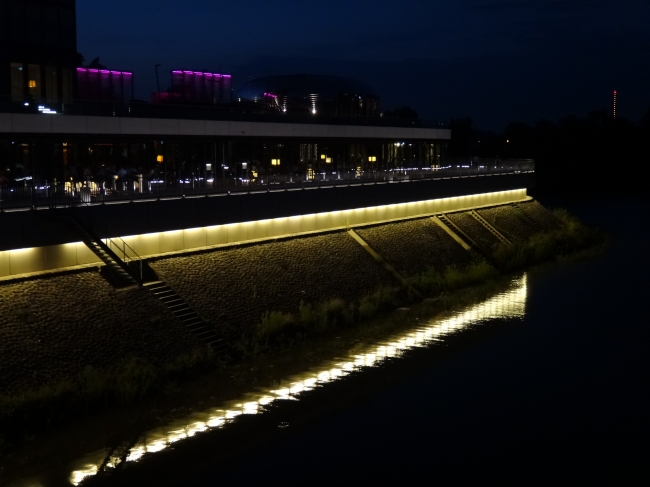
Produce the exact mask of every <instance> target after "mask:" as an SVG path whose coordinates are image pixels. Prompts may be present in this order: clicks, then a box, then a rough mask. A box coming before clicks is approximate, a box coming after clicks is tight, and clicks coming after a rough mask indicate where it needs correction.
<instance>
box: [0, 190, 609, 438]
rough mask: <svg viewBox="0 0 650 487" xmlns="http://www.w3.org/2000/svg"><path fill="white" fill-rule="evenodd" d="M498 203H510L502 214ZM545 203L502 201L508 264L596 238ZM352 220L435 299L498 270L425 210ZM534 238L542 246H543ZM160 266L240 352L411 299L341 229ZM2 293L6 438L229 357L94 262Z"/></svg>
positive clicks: (269, 349)
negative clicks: (534, 219) (422, 215)
mask: <svg viewBox="0 0 650 487" xmlns="http://www.w3.org/2000/svg"><path fill="white" fill-rule="evenodd" d="M533 203H534V202H533ZM481 211H483V210H481ZM544 211H545V210H544ZM486 215H487V216H486V217H485V218H487V217H488V216H490V215H489V212H488V213H486ZM499 215H507V216H506V218H507V220H504V221H506V222H508V223H507V224H504V223H503V222H502V221H500V219H499V218H498V217H499ZM546 216H547V217H548V218H549V222H551V224H548V225H541V224H540V225H539V226H538V228H537V227H534V228H533V229H532V230H531V229H530V228H528V227H526V225H527V223H525V220H524V219H523V218H521V217H520V216H518V214H517V210H516V209H515V208H513V207H512V206H510V205H506V206H504V207H502V208H500V209H499V212H497V215H496V217H495V219H494V226H495V227H497V228H502V231H504V232H506V231H508V229H510V231H511V232H512V234H513V235H512V238H513V240H515V238H517V234H516V233H515V231H516V230H517V229H518V227H517V225H520V226H524V227H525V228H526V230H525V231H526V232H529V233H530V234H529V236H528V237H527V238H525V237H524V238H521V239H519V240H515V241H514V242H513V243H512V245H510V246H509V250H508V251H507V252H511V253H512V254H511V255H515V256H517V255H524V256H525V257H526V258H525V259H522V258H516V259H515V258H513V259H512V260H511V261H512V265H510V267H509V268H508V271H512V270H513V269H515V268H518V267H519V268H520V267H521V266H527V265H531V264H535V263H537V262H542V261H545V260H546V261H548V260H549V259H550V258H556V257H562V256H567V255H571V254H573V253H575V252H577V251H579V250H581V249H586V248H590V247H593V246H594V245H595V244H597V243H598V242H599V241H600V240H599V239H600V236H599V235H598V234H597V233H595V232H594V231H592V230H590V229H587V228H586V227H584V226H581V225H580V224H579V223H577V222H576V221H575V220H574V219H571V218H570V217H569V216H568V215H565V214H562V213H560V214H558V218H560V223H558V221H557V220H555V217H553V216H552V215H550V216H549V215H546ZM452 217H453V215H452ZM540 220H541V218H540ZM513 222H515V223H514V225H515V226H514V227H513V226H512V225H513ZM517 222H518V223H517ZM528 226H530V225H528ZM477 228H479V227H477ZM512 228H514V229H515V231H513V230H512ZM469 232H470V230H468V234H470V235H471V233H469ZM523 232H524V231H523V230H522V231H521V233H522V234H523ZM358 233H359V234H360V235H361V237H363V238H364V239H365V240H366V241H367V242H368V243H369V245H371V246H372V248H374V249H375V251H377V252H378V253H379V254H381V255H382V256H384V258H385V259H386V260H387V261H389V262H391V264H392V265H393V266H394V268H395V269H396V270H397V271H398V272H400V273H401V275H402V276H404V277H405V278H406V279H407V280H408V281H409V283H410V284H411V286H413V287H414V288H415V289H416V290H419V293H420V294H421V295H424V296H427V295H428V296H435V297H438V296H440V293H445V294H444V295H443V296H444V299H443V300H442V301H441V303H440V304H439V305H441V304H442V303H444V302H446V301H447V300H451V301H453V300H454V299H455V297H454V296H455V295H452V294H451V293H452V292H453V291H454V290H457V289H461V288H463V287H466V286H468V285H471V284H473V283H477V282H484V281H485V280H490V279H495V277H496V276H497V275H498V273H497V271H496V269H494V268H493V267H491V266H489V265H488V264H487V263H486V262H485V261H484V260H483V258H482V257H481V256H480V255H479V254H477V253H475V252H468V251H466V250H464V249H463V248H462V247H461V246H460V245H458V243H457V242H456V241H455V240H454V239H453V238H451V237H450V236H449V235H448V234H447V233H446V232H445V231H444V230H442V229H441V228H440V227H439V226H436V225H434V224H433V223H432V222H431V220H430V219H417V220H410V221H404V222H396V223H388V224H383V225H373V226H372V227H367V228H362V229H359V230H358ZM536 235H537V236H538V237H535V236H536ZM542 236H543V238H542ZM535 238H538V239H541V240H539V241H536V240H535ZM536 242H537V243H536ZM540 242H541V243H543V244H544V246H543V248H544V251H543V252H536V251H535V249H536V248H537V247H538V246H539V245H541V244H540ZM499 249H500V247H499V245H498V244H497V245H495V246H494V247H493V252H495V255H497V254H498V252H506V251H504V250H499ZM427 264H429V266H428V268H427V267H424V266H426V265H427ZM152 267H153V268H154V269H155V270H156V271H157V272H158V273H159V275H160V276H161V277H162V278H164V279H165V281H166V282H168V284H170V285H171V286H172V288H174V289H175V290H176V291H177V292H178V293H179V294H181V295H182V296H183V297H184V298H185V299H186V300H187V301H188V303H189V304H190V305H191V306H192V307H193V308H194V309H196V310H197V311H198V312H199V314H200V315H201V316H202V317H203V318H204V319H205V320H206V322H209V323H212V324H213V325H214V326H215V329H216V330H218V331H219V333H220V334H221V335H222V336H224V337H226V338H227V339H228V341H229V342H230V344H231V347H232V348H233V349H234V350H235V353H238V354H240V355H243V356H245V357H249V358H250V357H255V356H257V355H265V354H269V353H274V352H276V351H278V350H284V349H287V348H290V347H293V346H296V344H297V343H298V342H300V341H304V340H307V339H308V338H309V337H310V336H313V335H320V334H323V333H325V334H326V333H329V332H331V331H333V330H341V329H345V328H346V327H349V326H351V325H353V324H354V323H358V322H360V321H363V320H366V319H369V318H370V317H372V316H374V315H377V314H379V313H382V312H385V311H387V310H390V309H394V308H399V307H401V306H404V305H409V304H410V303H412V302H414V300H416V298H415V297H414V295H413V293H410V292H409V291H408V290H405V289H404V288H402V287H401V286H400V284H399V283H398V282H396V281H395V279H394V277H393V276H391V275H390V274H389V273H387V272H386V271H385V269H383V268H382V267H381V266H380V265H378V264H377V262H376V261H375V260H373V258H372V257H371V256H370V255H369V254H368V253H367V252H366V251H365V250H364V249H363V248H362V247H361V246H359V245H358V244H357V243H356V242H355V241H354V240H353V239H352V238H350V236H349V235H347V233H346V232H333V233H329V234H325V235H318V236H312V237H303V238H296V239H291V240H284V241H279V242H275V243H265V244H258V245H249V246H242V247H238V248H233V249H224V250H217V251H210V252H200V253H194V254H188V255H185V256H175V257H170V258H160V259H156V260H154V261H153V262H152ZM419 270H420V272H418V271H419ZM0 296H1V297H2V309H3V310H4V313H3V315H2V317H0V333H2V334H3V339H2V340H1V341H0V348H2V349H1V350H0V354H4V357H7V360H5V361H4V362H3V363H2V364H0V374H1V376H2V377H7V378H9V380H6V381H5V380H3V382H2V387H4V389H3V392H2V397H0V417H1V418H2V419H1V420H0V427H1V429H0V431H2V435H3V437H4V438H3V440H1V441H3V442H4V443H5V444H7V443H15V442H17V441H20V439H21V438H22V437H24V436H25V435H32V434H35V433H37V432H39V431H42V430H43V429H45V428H47V427H48V426H49V425H51V424H54V423H59V422H62V421H65V420H66V419H68V418H71V417H74V416H75V415H77V414H79V413H80V412H83V411H89V410H94V409H96V408H105V407H108V406H110V405H117V404H126V403H129V402H132V401H135V400H138V399H139V398H141V397H143V396H145V395H147V394H154V393H155V391H161V390H164V387H165V385H166V384H168V383H169V382H170V381H173V380H175V379H179V378H182V377H189V376H192V375H193V374H197V373H198V372H199V371H201V370H205V369H214V368H215V367H221V366H222V365H221V364H219V363H218V362H217V361H215V359H214V357H212V356H211V354H210V353H209V351H207V350H206V349H205V348H204V347H203V346H202V345H201V344H200V342H198V341H197V340H196V339H195V338H194V337H193V336H192V334H191V333H189V332H188V331H187V330H185V329H184V328H183V327H182V326H180V324H179V323H178V322H177V321H175V317H174V316H173V315H172V314H171V313H170V312H169V311H168V310H167V309H166V308H164V307H163V306H161V304H160V303H159V302H158V301H157V300H155V299H154V298H153V297H152V296H151V295H150V294H147V293H146V292H145V291H143V290H142V289H139V288H132V289H127V290H122V291H117V290H115V289H113V288H111V287H110V285H108V284H107V283H106V282H105V281H103V280H102V278H101V276H99V275H98V274H97V273H96V272H92V271H85V272H77V273H71V274H66V275H62V276H56V277H51V278H38V279H32V280H26V281H24V282H16V283H5V284H3V285H2V286H0ZM279 304H280V305H281V306H278V305H279Z"/></svg>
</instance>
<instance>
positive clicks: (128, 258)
mask: <svg viewBox="0 0 650 487" xmlns="http://www.w3.org/2000/svg"><path fill="white" fill-rule="evenodd" d="M115 238H116V239H119V240H120V242H122V248H120V246H119V245H118V244H116V243H115V241H114V240H113V239H112V238H110V237H106V238H105V241H106V246H107V247H109V248H111V245H112V246H114V247H115V248H117V249H118V250H119V251H121V252H122V255H123V258H122V260H123V261H124V262H125V263H126V264H128V263H129V262H139V264H140V265H139V267H140V282H142V279H143V262H144V260H143V259H142V257H140V256H139V255H138V253H137V252H136V251H135V250H134V249H133V247H131V246H130V245H129V244H127V243H126V242H125V241H124V239H123V238H122V237H115ZM127 248H128V249H129V250H130V251H131V252H132V253H133V257H131V256H129V254H128V253H127V251H126V249H127Z"/></svg>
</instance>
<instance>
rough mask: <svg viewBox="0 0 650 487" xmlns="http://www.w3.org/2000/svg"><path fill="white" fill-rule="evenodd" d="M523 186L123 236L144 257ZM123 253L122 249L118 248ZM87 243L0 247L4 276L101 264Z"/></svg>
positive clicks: (467, 204)
mask: <svg viewBox="0 0 650 487" xmlns="http://www.w3.org/2000/svg"><path fill="white" fill-rule="evenodd" d="M526 198H527V196H526V190H525V189H515V190H510V191H499V192H494V193H482V194H476V195H467V196H455V197H451V198H440V199H434V200H425V201H414V202H410V203H400V204H393V205H384V206H373V207H368V208H356V209H352V210H342V211H332V212H326V213H315V214H308V215H297V216H291V217H286V218H274V219H269V220H259V221H250V222H242V223H232V224H226V225H215V226H209V227H202V228H189V229H185V230H177V231H169V232H158V233H149V234H144V235H131V236H124V237H123V239H124V241H125V242H126V243H127V244H128V245H129V246H131V247H132V248H133V249H134V250H135V251H136V252H137V253H138V254H139V255H140V256H141V257H151V256H155V255H160V254H165V253H169V252H183V251H188V250H196V249H200V248H203V247H211V246H219V245H229V244H237V243H243V242H250V241H258V240H265V239H271V238H278V237H286V236H293V235H300V234H308V233H312V232H323V231H328V230H335V229H341V228H346V227H353V226H359V225H367V224H372V223H380V222H385V221H391V220H398V219H404V218H413V217H419V216H425V215H429V214H435V213H441V212H447V211H456V210H462V209H468V208H476V207H479V206H489V205H498V204H505V203H510V202H513V201H521V200H524V199H526ZM118 255H119V252H118ZM99 263H100V261H99V259H98V258H97V257H96V256H95V254H93V253H92V252H91V251H90V250H89V249H88V248H87V247H86V246H85V245H84V244H83V243H81V242H75V243H68V244H63V245H52V246H47V247H35V248H30V249H19V250H8V251H4V252H0V278H1V277H8V276H18V275H23V274H29V273H36V272H43V271H49V270H57V269H64V268H67V267H74V266H79V265H86V264H99Z"/></svg>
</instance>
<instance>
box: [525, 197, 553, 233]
mask: <svg viewBox="0 0 650 487" xmlns="http://www.w3.org/2000/svg"><path fill="white" fill-rule="evenodd" d="M519 206H520V207H521V208H522V209H523V210H524V211H525V212H526V213H528V214H529V215H530V216H531V217H532V218H533V220H535V221H536V222H537V223H539V224H540V225H541V226H542V227H544V229H546V230H552V229H554V228H557V227H558V226H559V225H560V224H561V223H560V221H559V220H558V219H557V218H556V217H555V216H554V215H553V213H551V212H550V211H548V210H547V209H546V208H544V207H543V206H542V205H541V204H540V203H539V202H537V201H535V200H532V201H525V202H523V203H519Z"/></svg>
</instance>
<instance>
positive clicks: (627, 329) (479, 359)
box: [35, 200, 650, 486]
mask: <svg viewBox="0 0 650 487" xmlns="http://www.w3.org/2000/svg"><path fill="white" fill-rule="evenodd" d="M649 206H650V205H648V203H647V202H644V201H624V202H620V201H618V202H617V201H603V200H601V201H599V202H585V203H583V204H580V205H576V204H574V205H572V207H571V208H572V209H573V211H574V212H575V213H577V214H578V215H579V216H580V217H581V218H582V219H583V220H584V221H587V222H588V223H590V224H595V225H598V226H600V227H601V228H603V229H605V230H607V231H609V232H611V233H612V234H613V235H614V241H613V244H612V246H611V248H610V250H609V251H608V252H607V254H606V255H605V256H604V257H602V258H599V259H596V260H590V261H580V262H573V263H568V264H563V265H557V266H552V267H550V268H546V269H543V270H539V271H534V272H529V273H527V274H525V275H523V276H520V277H519V278H518V279H515V281H514V282H513V283H512V285H511V286H510V287H509V288H508V289H505V290H504V291H503V292H501V293H499V294H497V295H495V296H493V297H491V298H489V299H487V300H486V301H484V302H481V303H478V304H476V305H474V306H471V307H468V308H466V309H462V310H458V311H457V312H454V313H451V314H450V315H449V316H446V317H445V318H444V319H438V320H434V321H428V322H424V323H422V324H414V328H413V329H412V330H410V331H408V332H400V333H396V334H395V335H394V336H391V337H388V338H383V339H382V340H379V341H377V342H373V341H372V340H366V341H363V342H360V343H359V344H357V346H355V348H354V349H353V350H350V352H349V353H347V355H345V354H344V355H342V356H340V357H338V358H337V359H336V360H331V361H326V362H323V363H319V364H317V365H315V366H314V367H312V368H310V369H309V370H305V371H304V372H302V373H299V374H294V375H293V376H291V377H287V379H286V380H285V381H283V382H282V383H280V384H278V385H277V387H268V388H259V389H257V390H255V391H254V392H251V394H249V395H248V396H246V397H242V398H241V399H240V400H238V401H233V402H232V403H230V404H226V405H223V407H221V408H214V409H210V410H207V411H202V412H201V413H197V414H195V415H193V416H192V417H190V418H186V419H185V420H182V421H179V422H177V423H175V424H171V425H167V426H166V427H165V428H159V429H156V430H152V431H149V432H147V433H146V434H144V435H141V436H140V437H139V439H138V440H137V441H136V442H135V445H134V446H132V447H131V448H130V449H129V450H128V456H127V457H126V460H127V461H126V462H122V463H121V464H120V465H119V466H118V468H117V469H110V468H109V469H108V470H110V471H111V474H110V475H107V476H103V475H101V476H93V475H89V476H88V477H86V480H85V481H84V482H83V483H82V485H91V486H92V485H197V486H200V485H253V484H269V485H278V484H285V485H302V484H306V483H309V484H317V485H335V484H345V485H348V484H362V485H366V484H369V483H375V484H393V483H402V484H414V483H425V482H426V483H441V484H445V485H447V484H465V485H466V484H468V483H471V484H481V485H485V484H488V485H490V484H499V485H504V484H507V485H514V484H516V485H522V484H523V485H530V484H539V485H542V484H544V485H548V484H551V483H552V484H569V483H570V484H579V485H585V484H588V485H593V484H600V485H633V484H640V483H644V484H646V483H647V481H649V480H650V475H649V474H650V469H649V467H648V466H649V465H650V455H649V454H650V438H649V433H650V418H649V417H648V416H649V413H650V350H649V348H648V345H650V320H648V313H647V304H646V303H647V300H648V298H649V291H650V285H649V281H648V280H649V279H650V275H649V274H648V270H649V265H648V264H649V260H650V259H649V258H648V255H647V251H648V248H649V247H648V241H649V239H648V237H649V236H650V235H649V232H648V229H647V227H645V226H644V223H646V222H647V217H646V215H647V211H648V210H649V209H650V208H649ZM145 452H149V453H145ZM102 456H103V455H102V452H99V454H98V453H95V454H92V455H90V456H89V457H87V458H85V459H80V461H79V462H76V463H75V465H74V466H73V467H72V468H71V469H70V472H71V473H70V476H69V478H71V479H77V480H80V479H81V478H83V477H84V476H85V475H86V474H91V473H93V472H94V471H95V470H96V466H97V459H98V458H99V459H100V461H101V458H102ZM114 461H115V463H116V464H118V463H119V459H115V460H114ZM49 484H50V483H49V482H47V481H45V480H43V481H42V482H41V483H36V484H35V485H49Z"/></svg>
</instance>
